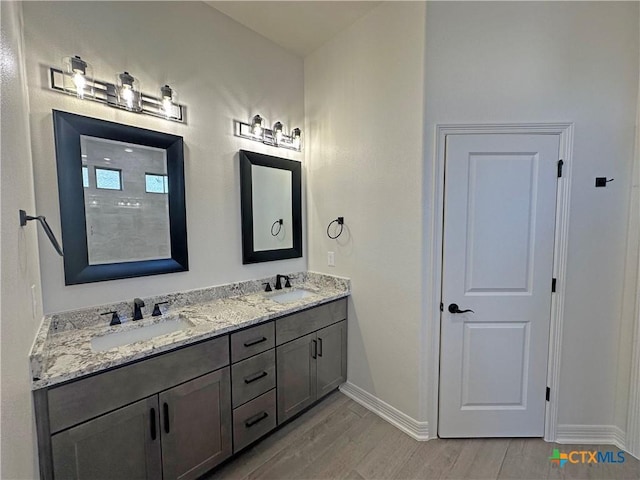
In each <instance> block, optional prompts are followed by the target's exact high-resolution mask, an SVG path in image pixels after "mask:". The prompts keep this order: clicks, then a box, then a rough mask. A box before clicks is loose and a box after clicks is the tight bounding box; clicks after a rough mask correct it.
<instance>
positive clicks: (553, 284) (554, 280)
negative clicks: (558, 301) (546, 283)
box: [551, 278, 556, 293]
mask: <svg viewBox="0 0 640 480" xmlns="http://www.w3.org/2000/svg"><path fill="white" fill-rule="evenodd" d="M551 293H556V279H555V278H552V279H551Z"/></svg>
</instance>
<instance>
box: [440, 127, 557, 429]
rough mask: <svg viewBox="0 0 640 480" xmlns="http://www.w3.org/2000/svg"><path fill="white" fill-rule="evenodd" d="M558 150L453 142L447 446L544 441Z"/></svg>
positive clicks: (446, 299)
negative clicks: (479, 440) (463, 440)
mask: <svg viewBox="0 0 640 480" xmlns="http://www.w3.org/2000/svg"><path fill="white" fill-rule="evenodd" d="M559 140H560V139H559V136H558V135H535V134H529V135H519V134H518V135H516V134H485V135H482V134H481V135H448V136H447V143H446V166H445V213H444V240H443V241H444V243H443V272H442V274H443V277H442V302H443V304H442V306H443V312H442V314H441V360H440V406H439V412H440V414H439V415H440V417H439V426H438V433H439V435H440V436H441V437H541V436H543V435H544V413H545V401H546V399H545V396H546V376H547V355H548V345H549V323H550V315H551V288H552V286H551V283H552V274H553V247H554V229H555V207H556V190H557V188H556V187H557V181H558V178H557V177H558V174H557V172H558V170H557V165H558V163H557V162H558V159H559V157H558V155H559V144H560V141H559ZM454 305H458V308H457V310H459V311H464V310H467V309H468V310H472V311H468V312H464V313H451V312H452V311H453V312H455V311H456V308H455V307H454Z"/></svg>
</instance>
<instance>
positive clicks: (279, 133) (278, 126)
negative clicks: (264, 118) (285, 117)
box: [273, 122, 283, 145]
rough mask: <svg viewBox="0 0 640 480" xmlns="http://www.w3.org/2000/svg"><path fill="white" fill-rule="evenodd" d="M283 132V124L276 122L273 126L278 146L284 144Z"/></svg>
mask: <svg viewBox="0 0 640 480" xmlns="http://www.w3.org/2000/svg"><path fill="white" fill-rule="evenodd" d="M282 130H283V126H282V123H280V122H276V123H274V124H273V133H274V136H275V141H276V145H280V143H281V142H282V135H283V133H282Z"/></svg>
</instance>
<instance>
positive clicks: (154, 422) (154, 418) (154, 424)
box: [151, 408, 157, 440]
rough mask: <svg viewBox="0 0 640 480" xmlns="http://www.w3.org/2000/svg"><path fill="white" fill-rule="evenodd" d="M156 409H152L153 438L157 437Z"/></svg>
mask: <svg viewBox="0 0 640 480" xmlns="http://www.w3.org/2000/svg"><path fill="white" fill-rule="evenodd" d="M156 435H157V434H156V409H155V408H152V409H151V440H155V439H156Z"/></svg>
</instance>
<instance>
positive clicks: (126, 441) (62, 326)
mask: <svg viewBox="0 0 640 480" xmlns="http://www.w3.org/2000/svg"><path fill="white" fill-rule="evenodd" d="M290 277H291V283H292V284H293V287H292V288H284V289H282V290H276V291H273V292H264V291H263V288H264V287H262V284H263V282H265V281H269V280H271V279H262V280H257V281H250V282H242V283H237V284H231V285H224V286H221V287H213V288H209V289H203V290H197V291H191V292H186V293H179V294H172V295H166V296H158V297H154V298H148V299H144V303H145V305H146V307H145V308H143V309H142V313H143V314H144V319H143V320H139V321H136V322H133V321H126V320H128V318H129V317H130V316H131V304H130V303H129V304H124V303H123V304H114V305H105V306H103V307H100V308H91V309H85V310H82V311H76V312H67V313H62V314H55V315H51V316H48V317H46V318H45V320H44V322H43V325H42V327H41V330H40V332H39V334H38V337H37V339H36V342H35V344H34V347H33V350H32V355H31V369H32V375H33V390H34V400H35V407H36V424H37V430H38V443H39V455H40V471H41V477H42V478H56V479H60V478H64V479H67V478H78V479H82V478H91V479H96V478H148V479H157V478H164V479H173V478H184V479H186V478H197V477H198V476H200V475H202V474H204V473H206V472H207V471H208V470H210V469H212V468H213V467H215V466H216V465H218V464H220V463H221V462H222V461H224V460H225V459H227V458H229V457H231V456H232V455H233V454H235V453H237V452H239V451H241V450H242V449H244V448H246V447H247V446H249V445H251V444H252V443H253V442H255V441H257V440H258V439H260V438H261V437H263V436H264V435H266V434H268V433H269V432H270V431H272V430H273V429H275V428H277V427H278V426H279V425H282V424H283V423H284V422H287V421H288V420H290V419H291V418H293V417H295V416H296V415H298V414H299V413H300V412H302V411H304V410H305V409H306V408H308V407H309V406H311V405H313V404H314V403H315V402H316V401H317V400H319V399H321V398H322V397H324V396H325V395H327V394H328V393H330V392H331V391H333V390H335V389H336V388H337V387H338V386H339V385H340V384H341V383H343V382H344V381H345V380H346V365H347V363H346V362H347V351H346V350H347V323H346V319H347V299H346V297H347V296H348V295H349V293H350V285H349V281H348V280H346V279H342V278H338V277H331V276H327V275H320V274H315V273H299V274H293V275H291V276H290ZM163 302H167V303H166V304H164V303H163ZM156 306H157V307H158V309H159V310H160V313H161V315H157V316H152V310H157V309H156V308H155V307H156ZM112 311H116V312H117V313H118V314H119V318H121V319H122V320H123V323H122V324H121V325H113V326H109V318H111V317H109V316H104V315H102V314H103V313H107V312H112ZM157 313H158V311H156V314H157Z"/></svg>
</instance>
